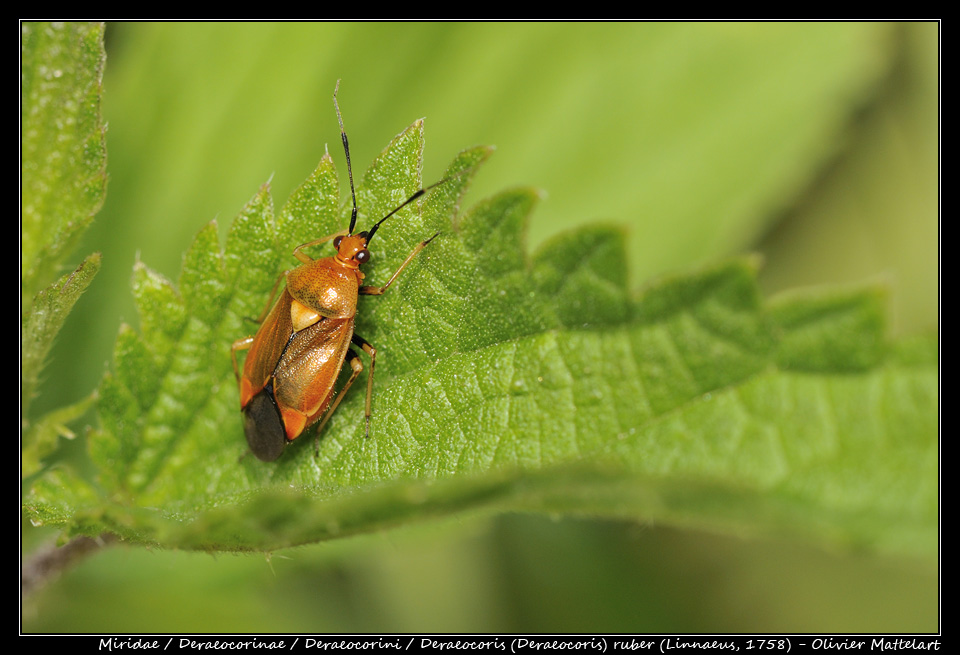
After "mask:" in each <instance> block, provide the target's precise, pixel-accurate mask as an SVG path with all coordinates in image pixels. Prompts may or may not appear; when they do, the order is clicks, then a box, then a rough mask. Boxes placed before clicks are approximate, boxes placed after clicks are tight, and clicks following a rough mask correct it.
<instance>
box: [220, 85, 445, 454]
mask: <svg viewBox="0 0 960 655" xmlns="http://www.w3.org/2000/svg"><path fill="white" fill-rule="evenodd" d="M339 88H340V83H339V81H338V82H337V87H336V89H334V92H333V105H334V108H335V109H336V112H337V120H338V121H339V123H340V136H341V139H342V140H343V150H344V153H345V154H346V159H347V175H348V177H349V178H350V195H351V198H352V200H353V209H352V211H351V214H350V227H349V228H348V229H347V230H346V231H343V230H341V231H340V232H337V233H335V234H331V235H330V236H326V237H323V238H322V239H316V240H314V241H309V242H307V243H304V244H301V245H299V246H297V247H296V248H294V250H293V256H294V257H296V258H297V259H298V260H299V261H300V262H301V263H302V264H301V265H300V266H298V267H297V268H294V269H292V270H288V271H284V272H283V273H282V274H281V275H280V276H279V277H278V278H277V282H276V284H274V287H273V291H272V292H271V293H270V299H269V300H268V301H267V305H266V307H265V308H264V311H263V314H261V316H260V318H259V319H258V320H259V322H260V329H259V330H258V331H257V334H256V335H255V336H252V337H246V338H244V339H238V340H237V341H235V342H234V343H233V346H232V348H231V351H230V354H231V357H232V359H233V371H234V375H236V377H237V383H238V384H239V386H240V409H241V411H242V412H243V429H244V432H245V433H246V437H247V443H248V444H249V446H250V450H251V451H253V454H254V455H256V456H257V457H258V458H259V459H261V460H263V461H265V462H271V461H273V460H275V459H277V458H278V457H279V456H280V454H281V453H282V452H283V449H284V446H286V444H287V443H288V442H290V441H293V440H294V439H296V438H297V437H299V436H300V435H301V434H302V433H303V431H304V430H305V429H306V428H307V427H309V426H310V425H312V424H313V423H315V422H317V421H318V420H319V421H320V426H319V427H318V429H317V431H318V432H319V431H320V430H322V429H323V427H324V425H326V423H327V421H328V420H329V419H330V416H331V415H332V414H333V412H334V411H335V410H336V409H337V406H338V405H339V404H340V401H341V400H343V397H344V395H345V394H346V393H347V390H349V389H350V387H351V386H352V385H353V382H354V380H356V379H357V376H358V375H360V373H361V372H362V371H363V363H362V362H361V361H360V356H359V354H358V353H357V351H356V350H354V349H353V348H352V347H351V344H352V345H353V346H356V347H357V348H359V349H361V350H363V351H364V352H365V353H367V355H368V356H369V357H370V374H369V376H368V378H367V401H366V408H365V415H366V434H367V436H368V437H369V436H370V397H371V394H372V393H373V372H374V368H375V367H376V363H377V349H376V348H374V347H373V346H372V345H371V344H370V343H369V342H367V341H366V340H365V339H364V338H363V337H361V336H360V335H358V334H356V333H355V332H354V320H355V318H356V313H357V297H358V296H359V295H368V296H379V295H381V294H383V293H384V292H385V291H386V290H387V289H388V288H389V287H390V285H391V284H393V282H394V280H396V279H397V276H398V275H400V273H401V272H403V269H405V268H406V267H407V265H408V264H409V263H410V262H411V261H413V258H414V257H416V256H417V254H418V253H419V252H420V251H421V250H423V249H424V248H425V247H426V246H427V244H429V243H430V242H431V241H433V239H435V238H436V237H437V234H439V232H438V233H437V234H434V235H433V236H432V237H430V238H429V239H426V240H425V241H422V242H420V243H419V244H417V246H416V247H415V248H414V249H413V251H412V252H411V253H410V254H409V255H408V256H407V258H406V259H405V260H404V262H403V263H402V264H401V265H400V267H399V268H398V269H397V270H396V271H395V272H394V273H393V275H392V276H391V277H390V279H389V280H387V283H386V284H384V285H383V286H382V287H376V286H365V285H363V278H364V275H363V273H362V272H361V271H360V266H361V265H362V264H365V263H366V262H367V261H369V260H370V252H369V251H368V250H367V245H368V244H369V243H370V240H371V239H373V237H374V235H375V234H376V233H377V230H378V229H379V228H380V226H381V225H382V224H383V222H384V221H386V220H387V219H388V218H390V217H391V216H393V215H394V214H396V213H397V212H398V211H400V210H401V209H402V208H403V207H405V206H406V205H408V204H410V203H411V202H413V201H414V200H416V199H417V198H419V197H420V196H422V195H423V194H424V193H426V192H427V191H429V190H430V189H432V188H434V187H436V186H439V185H440V184H442V183H443V182H445V181H446V180H441V181H440V182H437V183H436V184H433V185H431V186H428V187H425V188H423V189H420V190H419V191H417V192H416V193H414V194H413V195H412V196H410V197H409V198H408V199H407V200H406V201H404V202H403V204H401V205H400V206H399V207H397V208H396V209H394V210H393V211H391V212H390V213H389V214H387V215H386V216H384V217H383V218H381V219H380V220H379V221H377V222H376V223H375V224H374V225H373V227H371V228H370V229H369V230H366V231H363V232H358V233H356V234H354V233H353V230H354V228H355V227H356V222H357V195H356V191H355V190H354V186H353V170H352V169H351V165H350V146H349V144H348V142H347V133H346V132H345V131H344V128H343V118H342V117H341V115H340V106H339V105H338V104H337V90H339ZM331 239H332V240H333V247H334V248H335V249H336V251H337V252H336V254H335V255H333V256H332V257H324V258H322V259H312V258H311V257H310V256H309V255H307V254H306V253H304V252H303V250H304V248H309V247H312V246H316V245H319V244H321V243H325V242H327V241H330V240H331ZM284 280H286V287H285V288H284V290H283V292H282V293H281V295H280V298H279V300H277V302H276V304H274V305H273V308H272V309H270V311H269V313H267V309H269V308H270V303H271V302H272V301H273V298H274V297H275V296H276V293H277V289H278V288H279V287H280V283H281V282H282V281H284ZM238 350H249V352H248V353H247V358H246V361H245V362H244V365H243V374H242V375H241V373H240V370H239V368H238V366H237V351H238ZM345 361H348V362H349V364H350V368H351V369H352V373H351V374H350V378H349V379H348V380H347V382H346V384H345V385H344V386H343V388H342V389H341V390H340V391H339V393H337V394H336V395H334V386H335V384H336V381H337V376H338V375H339V374H340V371H341V369H342V368H343V365H344V362H345ZM321 419H322V420H321Z"/></svg>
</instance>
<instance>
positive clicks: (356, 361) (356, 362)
mask: <svg viewBox="0 0 960 655" xmlns="http://www.w3.org/2000/svg"><path fill="white" fill-rule="evenodd" d="M347 359H349V360H350V368H352V369H353V373H351V374H350V379H348V380H347V383H346V384H345V385H343V389H341V390H340V393H338V394H337V397H336V398H334V400H333V403H331V405H330V409H328V410H327V413H326V415H325V416H324V417H323V420H322V421H320V424H319V425H318V426H317V438H316V441H315V442H314V453H315V454H316V455H319V454H320V433H321V432H322V431H323V427H324V426H325V425H326V424H327V421H329V420H330V417H331V416H333V413H334V412H335V411H336V409H337V406H338V405H339V404H340V401H341V400H343V396H344V395H345V394H346V393H347V391H348V390H349V389H350V387H351V386H353V381H354V380H356V379H357V376H358V375H360V373H362V372H363V362H361V361H360V355H358V354H357V353H356V351H355V350H354V349H353V348H351V349H350V350H348V351H347Z"/></svg>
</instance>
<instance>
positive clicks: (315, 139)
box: [23, 23, 939, 632]
mask: <svg viewBox="0 0 960 655" xmlns="http://www.w3.org/2000/svg"><path fill="white" fill-rule="evenodd" d="M106 50H107V67H106V74H105V78H104V98H103V113H104V118H105V120H106V121H107V123H108V135H107V147H108V172H109V175H110V182H109V185H108V190H107V200H106V203H105V205H104V208H103V210H102V212H101V213H100V214H99V215H98V217H97V219H96V222H95V224H94V226H93V228H92V229H91V230H90V231H89V232H88V234H87V235H86V238H85V240H84V243H83V244H82V246H81V247H80V248H79V249H78V251H77V260H79V257H80V256H81V255H82V254H86V253H88V252H92V251H94V250H99V251H101V252H103V255H104V259H103V268H102V271H101V273H100V275H99V276H98V277H97V279H96V280H95V281H94V284H93V285H92V287H91V289H90V291H89V292H88V293H87V294H86V295H85V296H84V298H83V299H82V300H81V302H80V303H79V304H78V306H77V308H76V309H75V310H74V313H73V314H72V315H71V317H70V319H69V320H68V322H67V324H66V327H65V329H64V330H63V332H62V334H61V336H60V337H59V340H58V344H57V346H56V348H55V349H54V352H53V358H52V364H51V365H50V366H49V368H48V369H47V370H46V375H45V377H46V379H45V381H44V383H43V384H42V386H41V389H40V392H41V396H40V398H39V399H38V400H37V401H36V402H35V403H34V406H33V411H34V412H36V413H37V414H39V413H42V412H43V411H46V410H49V409H51V408H54V407H57V406H60V405H63V404H65V403H67V402H71V401H75V400H77V399H79V398H80V397H82V396H84V395H85V394H87V393H89V391H90V390H91V389H92V388H94V387H95V386H96V384H97V381H98V380H99V378H100V376H101V375H102V374H103V371H104V369H105V366H106V364H105V362H107V361H108V360H109V358H110V352H111V348H112V344H113V341H114V337H115V335H116V331H117V328H118V326H119V323H120V321H121V320H124V321H127V322H130V323H133V324H135V323H136V316H135V314H134V310H133V303H132V299H131V296H130V292H129V277H130V271H131V267H132V265H133V263H134V261H135V260H136V258H137V257H139V258H140V260H142V261H144V262H145V263H147V264H148V265H149V266H151V267H153V268H154V269H156V270H159V271H160V272H161V273H163V274H165V275H167V276H168V277H170V278H171V279H174V280H176V278H177V275H178V272H179V268H180V260H181V256H182V253H183V252H184V250H185V249H186V248H187V246H188V245H189V243H190V242H191V240H192V238H193V235H194V234H195V233H196V232H197V231H198V230H199V229H200V228H201V227H202V226H203V225H204V224H205V223H206V222H207V221H209V220H211V219H212V218H214V217H216V218H218V220H219V223H220V226H221V233H223V231H224V230H225V228H226V226H227V225H228V224H229V221H230V220H231V219H232V217H233V216H234V215H235V214H236V213H237V212H238V211H239V209H240V208H241V207H242V206H243V204H244V203H245V202H246V201H247V199H248V198H249V197H250V196H252V195H253V194H254V193H255V192H256V190H257V189H258V188H259V186H260V185H261V184H262V183H263V182H265V181H267V180H268V179H272V188H273V192H274V200H275V203H276V204H277V205H278V206H279V205H280V204H282V202H283V201H284V200H285V198H286V196H287V195H288V194H289V193H290V192H291V191H292V190H293V189H294V188H295V187H296V186H297V185H298V184H299V183H300V182H301V181H302V180H303V178H304V177H306V175H307V174H308V173H309V172H310V171H311V170H312V169H313V167H314V166H315V165H316V162H317V161H318V160H319V157H320V156H321V154H322V153H323V148H324V145H325V144H328V147H329V149H330V152H331V154H332V155H333V157H334V160H335V161H336V162H337V165H338V168H339V169H340V171H341V176H343V168H344V165H343V155H342V150H341V146H340V142H339V134H338V128H337V123H336V117H335V115H334V113H333V107H332V102H331V100H330V98H331V95H332V92H333V87H334V84H335V83H336V80H337V79H342V83H341V89H340V96H339V99H340V106H341V109H342V111H343V114H344V121H345V124H346V128H347V131H348V133H349V135H350V143H351V154H352V159H353V162H354V167H355V174H356V175H357V176H360V175H362V173H363V171H364V170H365V168H366V165H367V163H368V162H369V161H370V160H371V159H372V158H373V157H374V155H375V154H376V153H378V152H379V151H380V150H381V149H382V148H383V147H384V146H385V145H386V143H387V142H388V141H389V139H390V138H392V137H393V136H394V135H395V134H396V133H397V132H399V131H400V130H402V129H403V128H404V127H406V126H407V125H409V124H410V123H411V122H412V121H413V120H415V119H417V118H420V117H423V116H425V117H426V119H427V120H426V137H427V150H426V155H425V162H424V180H425V182H430V181H433V180H435V179H437V178H438V177H439V176H440V174H441V172H442V170H443V169H444V167H445V166H446V165H447V163H448V162H449V161H450V160H451V159H452V157H453V156H454V155H455V154H456V153H457V152H458V151H459V150H461V149H463V148H466V147H469V146H472V145H476V144H492V145H495V146H496V147H497V153H496V154H495V156H494V157H493V158H492V159H491V160H490V161H489V162H488V163H487V164H486V165H485V166H484V168H483V169H482V171H481V172H480V173H479V175H478V177H477V181H476V184H475V185H474V188H473V190H472V191H471V193H470V195H469V197H468V200H467V205H469V204H471V203H472V202H475V201H477V200H478V199H480V198H482V197H484V196H486V195H489V194H491V193H493V192H495V191H497V190H500V189H503V188H507V187H510V186H515V185H531V186H536V187H538V188H541V189H543V190H544V191H545V192H546V193H547V199H546V200H545V201H544V202H543V203H542V204H541V206H540V207H539V208H538V210H537V212H536V213H535V215H534V216H533V219H532V222H531V225H530V229H529V241H530V246H531V248H535V247H536V246H537V244H539V243H541V242H543V241H544V240H545V239H547V238H549V237H550V236H551V235H553V234H556V233H557V232H559V231H561V230H564V229H568V228H571V227H574V226H576V225H582V224H585V223H590V222H595V221H598V220H599V221H603V222H606V223H613V224H618V225H622V226H624V227H625V228H626V229H627V231H628V239H629V248H628V257H629V260H630V261H629V267H628V268H629V269H630V271H631V277H632V279H631V284H632V285H633V286H636V287H639V286H641V285H642V284H643V283H644V281H646V280H648V279H649V278H650V277H651V276H655V275H658V274H662V273H666V272H670V271H677V270H682V269H684V268H688V267H690V266H695V265H697V264H700V263H704V262H710V261H715V260H716V259H718V258H721V257H724V256H729V255H735V254H738V253H744V252H760V253H762V254H763V255H764V256H765V267H764V269H763V272H762V274H761V283H762V285H763V286H764V288H765V291H767V292H771V293H772V292H776V291H778V290H780V289H786V288H791V287H795V286H799V285H808V284H836V283H840V284H846V283H854V282H863V281H877V280H881V281H882V282H883V283H885V284H886V285H888V286H889V288H890V292H891V293H890V297H891V303H890V307H891V309H890V318H891V325H892V333H893V335H895V336H899V335H911V334H918V333H927V332H932V331H934V330H935V329H936V327H937V320H938V315H937V312H938V266H939V261H938V241H937V239H938V214H937V210H938V207H937V201H938V197H937V193H938V175H939V169H938V145H939V143H938V139H939V134H938V83H939V79H938V75H939V69H938V50H939V26H938V25H937V24H934V23H910V24H883V23H865V24H862V23H834V24H815V23H796V24H770V23H751V24H740V23H707V24H672V23H656V24H647V23H631V24H567V23H564V24H503V23H494V24H416V23H404V24H345V23H334V24H316V23H311V24H283V23H270V24H259V23H227V24H216V23H202V24H188V23H177V24H160V23H139V24H111V25H109V26H108V28H107V32H106ZM50 534H51V533H49V532H46V531H39V530H32V529H30V528H29V527H28V526H25V550H26V551H28V550H29V549H30V548H31V547H32V545H33V544H35V543H37V542H39V541H40V540H41V539H43V538H47V537H49V536H50ZM936 620H937V572H936V570H935V569H934V568H933V567H932V566H931V565H930V563H923V562H915V561H905V560H900V559H895V558H890V557H885V558H881V557H879V556H877V555H874V554H871V553H848V552H825V551H824V550H822V549H820V548H818V547H815V546H812V545H806V544H802V543H792V542H791V543H785V542H780V541H767V540H754V541H744V540H739V539H735V538H730V537H720V536H715V535H706V534H701V533H693V532H682V531H676V530H672V529H665V528H660V527H657V526H652V525H636V524H626V523H615V522H601V521H591V520H586V519H572V518H560V517H552V518H546V517H538V516H533V517H531V516H499V517H495V516H486V515H483V516H470V517H462V518H460V519H457V520H448V521H446V522H444V523H442V524H434V525H426V526H410V527H406V528H403V529H398V530H396V531H392V532H388V533H382V534H373V535H367V536H363V537H355V538H350V539H343V540H338V541H336V542H331V543H326V544H320V545H317V546H313V547H308V548H299V549H295V550H291V551H288V552H284V553H275V554H274V555H273V556H272V557H270V558H265V557H264V556H232V555H226V556H220V557H216V558H215V557H211V556H209V555H199V554H192V553H175V552H157V551H152V552H150V551H145V550H143V549H139V548H126V547H123V546H119V547H114V548H111V549H108V550H107V551H106V552H103V553H99V554H97V555H96V556H94V557H92V558H90V559H89V560H87V561H86V562H84V563H82V564H81V565H80V566H78V567H77V568H75V569H73V570H71V571H70V572H68V573H67V574H66V575H65V576H64V577H63V578H62V579H61V580H59V581H58V582H56V583H54V584H52V585H51V586H49V587H48V588H46V589H45V590H44V591H42V592H41V593H40V594H38V595H37V596H35V597H33V598H31V599H29V601H28V602H27V603H26V604H25V606H24V624H23V627H24V629H25V630H26V631H141V630H142V631H285V630H291V631H307V632H311V631H313V632H324V631H381V630H385V631H389V630H394V631H417V630H425V631H445V630H475V631H497V630H503V631H527V630H529V631H537V630H558V631H590V630H615V631H931V630H936V629H937V628H938V625H937V622H936Z"/></svg>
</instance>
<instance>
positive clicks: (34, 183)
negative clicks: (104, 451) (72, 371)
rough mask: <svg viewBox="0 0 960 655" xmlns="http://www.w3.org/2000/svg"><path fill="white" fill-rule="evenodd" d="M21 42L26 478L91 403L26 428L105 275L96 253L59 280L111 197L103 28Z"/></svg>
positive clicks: (38, 28)
mask: <svg viewBox="0 0 960 655" xmlns="http://www.w3.org/2000/svg"><path fill="white" fill-rule="evenodd" d="M20 43H21V49H20V60H21V68H20V88H21V104H20V106H21V113H20V122H21V133H20V134H21V140H20V147H21V168H20V177H21V197H22V205H21V210H22V211H21V223H20V225H21V230H20V235H21V241H20V261H21V269H20V293H21V309H20V357H21V359H20V371H21V373H20V390H21V395H20V398H21V400H20V414H21V421H22V428H23V429H22V437H23V438H22V447H23V458H22V467H21V471H22V473H23V474H24V475H27V474H30V473H33V472H35V471H36V470H37V469H38V467H39V465H40V460H41V459H42V458H43V457H45V456H46V455H49V454H50V453H51V452H52V451H53V449H54V447H55V445H56V443H57V435H65V436H67V435H71V434H72V433H71V432H70V431H69V430H68V429H67V428H66V427H64V424H65V422H67V421H69V420H73V419H76V418H78V417H79V416H80V415H81V414H82V413H83V411H84V410H85V408H86V407H87V406H88V405H89V402H87V401H81V402H79V403H73V404H71V406H69V407H66V408H63V409H60V410H55V411H53V412H51V413H50V414H48V415H47V416H45V417H42V418H40V419H38V420H36V421H35V422H34V424H33V425H31V424H30V422H29V421H28V420H27V417H28V416H29V409H30V403H31V401H32V400H33V397H34V394H35V392H36V386H37V381H38V379H39V376H40V372H41V370H42V369H43V366H44V364H45V363H46V359H47V357H48V355H49V353H50V349H51V348H52V347H53V343H54V339H55V338H56V336H57V334H58V333H59V331H60V329H61V328H62V327H63V324H64V321H65V320H66V318H67V314H69V313H70V310H71V309H72V308H73V306H74V304H75V303H76V302H77V300H78V299H79V297H80V295H81V294H82V293H83V292H84V291H85V290H86V288H87V287H88V286H89V284H90V282H91V281H92V280H93V277H94V276H95V275H96V274H97V272H98V271H99V270H100V254H99V253H95V254H92V255H90V256H88V257H87V258H86V259H85V260H84V261H83V262H82V263H81V264H80V265H79V266H78V267H77V268H76V270H74V271H73V272H72V273H69V274H66V275H63V276H62V277H60V278H59V280H57V277H59V276H60V275H61V267H62V266H63V264H64V260H65V258H66V257H67V256H68V255H69V254H70V252H71V250H72V249H73V247H74V245H75V243H76V241H77V240H78V238H79V237H80V235H81V233H82V232H83V230H84V229H85V228H86V227H87V226H88V225H89V223H90V221H92V220H93V216H94V214H96V212H97V211H98V210H99V209H100V206H101V205H102V204H103V199H104V193H105V189H106V180H107V178H106V169H105V167H106V144H105V128H104V125H103V121H102V120H101V117H100V94H101V91H102V84H101V79H102V77H103V65H104V52H103V25H102V24H92V23H37V22H24V23H21V41H20ZM54 280H57V281H55V282H54Z"/></svg>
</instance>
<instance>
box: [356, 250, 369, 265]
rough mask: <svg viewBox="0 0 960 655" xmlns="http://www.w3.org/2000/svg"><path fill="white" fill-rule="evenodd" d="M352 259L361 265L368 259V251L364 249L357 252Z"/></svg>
mask: <svg viewBox="0 0 960 655" xmlns="http://www.w3.org/2000/svg"><path fill="white" fill-rule="evenodd" d="M353 258H354V259H356V260H357V263H359V264H363V263H364V262H366V261H367V260H368V259H370V251H369V250H367V249H366V248H364V249H363V250H361V251H360V252H358V253H357V254H356V255H354V256H353Z"/></svg>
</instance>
